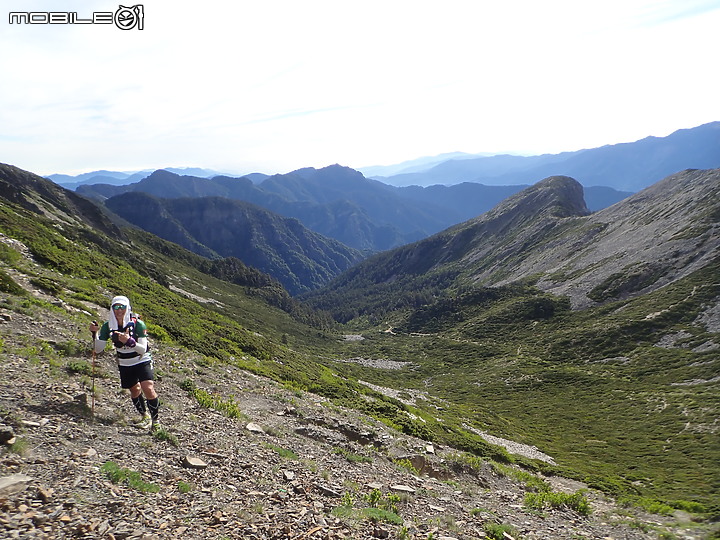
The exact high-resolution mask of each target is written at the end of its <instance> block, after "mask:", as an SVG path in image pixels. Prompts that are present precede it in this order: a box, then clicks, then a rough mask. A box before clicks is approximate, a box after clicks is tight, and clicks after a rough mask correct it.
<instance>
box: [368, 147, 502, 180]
mask: <svg viewBox="0 0 720 540" xmlns="http://www.w3.org/2000/svg"><path fill="white" fill-rule="evenodd" d="M492 155H494V154H487V153H486V154H483V153H481V154H468V153H466V152H447V153H445V154H439V155H437V156H428V157H420V158H417V159H411V160H408V161H403V162H402V163H398V164H396V165H374V166H371V167H359V168H358V169H357V170H358V171H360V172H361V173H363V174H364V175H365V176H366V177H368V178H373V177H376V176H392V175H396V174H405V173H412V172H421V171H426V170H428V169H429V168H431V167H434V166H435V165H438V164H440V163H443V162H445V161H448V160H450V159H468V158H477V157H488V156H492Z"/></svg>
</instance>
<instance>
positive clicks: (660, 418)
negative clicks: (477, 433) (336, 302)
mask: <svg viewBox="0 0 720 540" xmlns="http://www.w3.org/2000/svg"><path fill="white" fill-rule="evenodd" d="M718 270H719V268H718V264H716V265H714V266H712V267H708V268H706V269H704V270H703V271H700V272H696V273H695V274H693V275H692V276H690V277H689V278H687V279H685V280H682V281H681V282H678V283H676V284H674V285H672V286H669V287H665V288H663V289H661V290H659V291H656V292H655V293H653V294H651V295H647V296H645V297H641V298H638V299H636V300H634V301H628V302H616V303H613V304H608V305H605V306H603V307H599V308H595V309H592V310H587V311H583V312H569V311H562V310H560V311H559V312H558V313H557V314H556V315H555V316H553V317H550V318H548V319H537V318H536V319H535V320H533V319H532V317H528V318H524V317H523V315H522V313H521V312H518V311H517V306H518V305H519V304H522V302H521V301H520V300H518V299H515V300H513V299H512V298H509V299H505V300H501V301H498V302H495V303H494V304H493V306H492V307H490V308H489V309H486V310H477V309H476V308H475V306H473V305H471V304H468V305H465V306H463V305H462V304H460V305H458V304H456V305H454V309H453V310H451V311H448V312H447V317H446V319H443V318H442V316H441V313H442V310H438V312H437V313H435V314H434V317H433V318H432V319H429V322H428V320H426V321H425V322H426V327H425V328H411V329H412V330H415V331H417V332H428V329H427V327H431V330H430V333H429V334H425V335H422V334H419V333H416V334H409V333H405V334H401V333H397V331H396V334H395V335H392V334H388V333H386V332H383V330H385V329H386V328H387V325H385V326H379V327H377V328H375V329H374V330H375V331H374V332H371V333H368V334H367V335H368V336H370V339H367V340H364V341H355V342H349V343H347V344H346V345H344V348H345V351H344V355H345V356H347V357H350V358H352V357H361V358H385V359H391V360H395V361H408V362H413V364H414V367H413V368H405V369H403V370H402V371H381V370H368V369H363V368H360V367H359V366H356V365H350V366H348V365H338V369H344V370H345V371H347V372H348V373H351V374H352V375H353V376H355V377H358V378H362V379H363V380H367V381H369V382H372V383H374V384H378V385H384V386H389V387H394V388H402V387H403V386H411V387H414V388H416V389H418V390H421V391H427V392H429V393H430V394H431V395H433V396H435V397H437V398H440V397H442V398H443V399H444V400H446V401H447V402H449V403H445V404H443V408H444V409H445V410H444V412H443V413H442V414H443V415H444V416H445V419H446V421H447V420H448V418H452V417H453V416H455V419H454V421H455V422H456V423H458V424H459V423H461V422H462V419H463V418H467V419H468V420H470V421H471V422H472V423H474V424H475V426H476V427H479V428H487V429H488V430H489V431H491V432H493V433H495V434H498V435H505V436H506V437H507V438H510V439H513V440H520V441H523V442H526V443H530V444H534V445H537V446H538V447H540V449H541V450H543V451H545V452H546V453H549V454H550V455H552V456H554V457H555V458H556V460H557V461H558V463H559V464H561V465H563V466H565V467H568V468H570V469H572V470H574V471H577V472H578V473H579V477H581V478H583V479H585V480H587V481H590V482H591V483H592V484H593V485H596V486H599V487H603V488H605V489H607V490H610V491H613V492H615V493H618V494H620V493H626V494H627V493H630V494H636V495H645V496H651V497H657V498H660V499H665V500H673V499H686V500H695V501H702V502H703V503H705V504H709V505H713V504H718V502H720V466H719V465H718V464H720V444H718V438H717V437H718V434H717V421H716V419H717V418H718V417H719V416H720V392H719V391H718V388H719V386H720V383H719V382H718V381H714V382H712V379H713V378H714V377H717V374H718V373H720V357H719V356H718V354H717V351H708V352H694V351H693V348H695V347H697V346H699V345H701V344H703V343H704V342H706V341H708V340H709V339H711V338H714V339H715V341H716V342H717V334H715V335H714V336H713V335H711V334H708V333H706V332H705V331H704V329H703V328H702V327H700V326H698V325H694V324H692V322H693V321H694V319H695V318H696V317H697V315H698V313H699V312H700V310H701V307H702V306H703V304H705V305H710V304H711V302H712V301H713V300H714V299H715V298H717V296H718V295H720V285H719V284H717V283H713V282H714V278H713V276H717V275H718ZM521 294H524V293H521ZM527 298H528V297H526V299H527ZM503 304H504V306H503ZM513 310H515V311H514V312H515V313H516V316H515V317H512V316H508V315H509V314H511V313H513ZM658 311H662V313H660V314H659V315H652V314H655V313H656V312H658ZM648 315H650V317H648ZM409 318H410V319H411V320H412V319H413V317H409ZM396 322H398V321H396ZM678 332H686V333H687V336H688V337H685V338H683V340H682V341H680V342H678V343H677V344H676V347H673V348H664V347H660V346H658V345H657V342H658V340H659V339H660V337H661V336H664V335H673V334H676V333H678ZM343 366H345V367H343ZM699 381H709V382H704V383H703V382H699ZM689 383H690V384H689ZM419 403H420V404H422V403H423V402H422V401H420V402H419ZM436 404H437V401H435V402H432V403H431V404H428V405H429V406H426V408H427V411H428V414H431V415H434V416H438V413H437V412H436V411H433V408H434V406H435V405H436ZM453 404H454V405H453Z"/></svg>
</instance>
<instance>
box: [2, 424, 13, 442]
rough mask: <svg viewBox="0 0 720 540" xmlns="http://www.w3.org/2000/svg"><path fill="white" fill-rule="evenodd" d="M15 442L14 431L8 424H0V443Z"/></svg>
mask: <svg viewBox="0 0 720 540" xmlns="http://www.w3.org/2000/svg"><path fill="white" fill-rule="evenodd" d="M14 442H15V432H14V431H13V429H12V428H11V427H10V426H6V425H5V424H0V444H7V445H11V444H13V443H14Z"/></svg>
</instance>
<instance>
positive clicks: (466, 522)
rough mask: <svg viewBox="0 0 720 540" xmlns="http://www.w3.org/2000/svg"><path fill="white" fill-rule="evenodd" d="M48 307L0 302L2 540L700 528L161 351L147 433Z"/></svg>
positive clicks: (624, 535)
mask: <svg viewBox="0 0 720 540" xmlns="http://www.w3.org/2000/svg"><path fill="white" fill-rule="evenodd" d="M3 300H4V299H3ZM56 307H57V309H42V310H36V311H35V312H34V313H23V312H22V311H21V310H20V311H11V310H8V309H5V310H0V321H1V322H0V337H1V338H2V351H1V357H2V363H3V372H4V376H3V378H2V379H1V380H0V424H2V426H0V436H2V440H3V441H4V442H5V444H4V447H3V448H0V538H23V539H35V538H37V539H40V538H98V539H147V540H149V539H161V538H162V539H165V538H168V539H169V538H192V539H196V538H207V539H210V538H213V539H221V538H232V539H236V538H238V539H340V538H348V539H364V538H408V539H409V538H414V539H431V538H432V539H446V540H447V539H450V538H456V539H470V538H506V539H512V538H515V539H518V540H519V539H521V538H522V539H580V538H588V539H606V540H610V539H613V540H635V539H650V538H659V537H660V538H686V539H691V538H700V536H693V534H696V533H693V529H692V528H688V529H683V528H681V527H680V526H678V525H677V516H676V517H674V518H667V517H660V516H653V515H648V514H642V513H639V511H638V510H636V509H635V510H633V509H627V508H620V507H618V506H616V505H615V504H614V503H613V502H612V501H610V500H608V499H606V498H605V497H604V496H603V495H602V494H600V493H597V492H594V491H592V490H588V491H587V492H586V496H587V498H588V500H589V502H590V505H591V509H592V512H591V513H590V515H588V516H584V515H581V514H579V513H578V512H576V511H574V510H570V509H568V508H545V509H542V510H537V509H530V508H527V507H526V506H525V505H524V497H525V494H526V492H527V490H528V488H527V486H526V484H525V483H524V482H521V481H519V480H518V479H517V478H516V477H514V476H513V475H512V474H511V473H508V471H506V470H505V471H504V470H500V469H498V468H497V467H494V466H493V464H491V463H481V465H479V466H471V465H470V464H469V463H468V461H467V460H465V461H464V460H462V459H460V457H459V456H460V453H459V452H457V451H455V450H453V449H451V448H446V447H442V448H441V447H437V446H435V447H433V446H432V445H430V444H429V443H427V442H425V441H421V440H418V439H413V438H411V437H408V436H406V435H403V434H400V433H398V432H396V431H394V430H392V429H390V428H389V427H387V426H385V425H384V424H382V423H379V422H377V421H375V420H373V419H371V418H368V417H365V416H362V415H360V414H358V413H356V412H354V411H350V410H345V409H342V408H339V407H337V406H335V405H333V404H332V403H331V402H329V401H328V400H326V399H324V398H321V397H318V396H316V395H313V394H310V393H307V392H298V391H293V390H288V389H285V388H283V387H281V386H280V385H278V384H277V383H275V382H273V381H270V380H266V379H263V378H260V377H256V376H254V375H252V374H249V373H247V372H245V371H242V370H239V369H237V368H235V367H233V366H228V365H225V364H212V363H208V361H207V360H206V359H203V358H201V357H199V356H197V355H195V354H194V353H191V352H188V351H186V350H182V349H179V348H176V347H171V346H168V345H166V344H163V343H153V351H154V352H153V354H154V358H155V363H156V369H157V371H158V373H159V374H160V380H159V381H158V382H157V388H158V390H159V394H160V399H161V422H162V425H163V429H161V430H160V431H159V432H158V433H156V434H154V435H151V434H149V433H147V432H146V431H145V430H142V429H140V428H137V427H135V426H134V425H133V424H132V422H131V420H132V418H134V416H135V413H134V411H133V409H132V406H131V403H130V400H129V398H128V396H127V395H126V394H125V393H123V392H122V391H121V390H120V388H119V382H118V378H117V374H116V370H115V367H114V359H113V356H112V354H111V353H110V352H105V353H104V354H102V355H100V356H99V357H98V362H97V364H98V368H97V370H96V376H95V378H94V381H95V394H96V399H95V403H94V407H93V400H92V397H91V394H90V389H91V387H92V379H93V378H92V372H88V371H87V370H86V367H87V366H88V365H89V364H88V360H89V358H88V356H89V355H88V352H87V351H89V348H90V347H89V332H87V330H86V328H87V326H86V323H84V322H80V320H81V319H83V317H82V315H79V314H77V313H75V314H73V313H69V312H68V311H67V310H65V309H62V307H61V306H56ZM98 313H100V310H99V308H98ZM95 315H96V314H93V318H94V317H95ZM86 318H87V320H88V321H89V320H90V316H89V314H88V317H86ZM83 339H85V343H84V342H83V341H82V340H83ZM68 343H75V344H77V347H76V350H75V351H69V350H68V348H69V346H68V345H67V344H68ZM85 349H87V350H85ZM61 350H62V351H63V352H62V353H61V352H60V351H61ZM83 366H85V367H83ZM93 413H94V414H93ZM508 468H510V467H509V466H508ZM545 480H546V481H547V482H549V483H550V484H551V485H552V486H553V489H554V490H557V491H564V492H568V493H573V492H575V491H577V490H578V489H581V488H583V487H584V486H582V485H581V484H579V483H577V482H573V481H570V480H566V479H561V478H547V479H545ZM672 527H674V528H672ZM663 531H667V532H663ZM670 531H672V533H671V532H670ZM661 534H668V535H669V534H673V535H674V536H660V535H661Z"/></svg>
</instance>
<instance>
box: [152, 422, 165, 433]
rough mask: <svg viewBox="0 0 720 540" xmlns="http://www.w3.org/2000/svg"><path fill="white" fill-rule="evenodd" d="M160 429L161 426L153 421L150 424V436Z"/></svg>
mask: <svg viewBox="0 0 720 540" xmlns="http://www.w3.org/2000/svg"><path fill="white" fill-rule="evenodd" d="M160 429H162V426H161V425H160V422H158V420H153V421H152V422H151V423H150V434H154V433H155V432H156V431H158V430H160Z"/></svg>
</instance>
